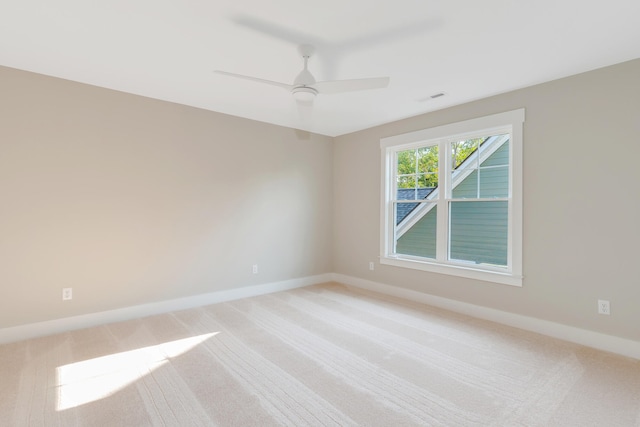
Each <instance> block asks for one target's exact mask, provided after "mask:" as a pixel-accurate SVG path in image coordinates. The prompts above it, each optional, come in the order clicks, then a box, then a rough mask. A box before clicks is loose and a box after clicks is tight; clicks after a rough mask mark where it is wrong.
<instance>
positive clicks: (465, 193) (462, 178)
mask: <svg viewBox="0 0 640 427" xmlns="http://www.w3.org/2000/svg"><path fill="white" fill-rule="evenodd" d="M451 196H452V197H453V198H454V199H477V198H478V171H477V170H476V169H471V170H465V171H464V174H458V175H454V179H453V191H452V192H451Z"/></svg>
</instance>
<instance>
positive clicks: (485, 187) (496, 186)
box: [480, 166, 509, 198]
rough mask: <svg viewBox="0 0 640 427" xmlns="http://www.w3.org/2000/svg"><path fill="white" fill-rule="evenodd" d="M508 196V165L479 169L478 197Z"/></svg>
mask: <svg viewBox="0 0 640 427" xmlns="http://www.w3.org/2000/svg"><path fill="white" fill-rule="evenodd" d="M508 196H509V166H496V167H491V168H482V169H480V197H485V198H490V197H508Z"/></svg>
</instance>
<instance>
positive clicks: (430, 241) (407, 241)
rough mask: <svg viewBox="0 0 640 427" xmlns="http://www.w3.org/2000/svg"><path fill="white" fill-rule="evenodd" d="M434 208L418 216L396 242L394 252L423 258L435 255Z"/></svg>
mask: <svg viewBox="0 0 640 427" xmlns="http://www.w3.org/2000/svg"><path fill="white" fill-rule="evenodd" d="M436 209H437V208H435V207H434V208H433V209H431V210H430V211H429V212H427V214H426V215H425V216H423V217H422V218H420V220H419V221H418V222H416V223H415V225H414V226H413V227H411V229H410V230H408V231H407V232H406V233H404V234H403V235H402V237H400V238H399V239H398V241H397V243H396V253H399V254H404V255H415V256H421V257H425V258H435V257H436Z"/></svg>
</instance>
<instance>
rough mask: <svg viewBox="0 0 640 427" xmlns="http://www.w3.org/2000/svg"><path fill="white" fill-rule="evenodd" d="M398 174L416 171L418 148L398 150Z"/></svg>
mask: <svg viewBox="0 0 640 427" xmlns="http://www.w3.org/2000/svg"><path fill="white" fill-rule="evenodd" d="M396 158H397V162H398V163H397V167H396V171H397V173H398V175H406V174H415V173H416V150H413V149H412V150H405V151H398V154H397V157H396Z"/></svg>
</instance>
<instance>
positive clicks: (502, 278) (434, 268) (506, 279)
mask: <svg viewBox="0 0 640 427" xmlns="http://www.w3.org/2000/svg"><path fill="white" fill-rule="evenodd" d="M380 264H386V265H392V266H395V267H402V268H410V269H413V270H422V271H429V272H432V273H439V274H447V275H449V276H458V277H465V278H468V279H476V280H482V281H485V282H491V283H499V284H502V285H510V286H520V287H521V286H522V276H521V275H516V274H512V273H509V272H506V271H504V272H503V271H492V270H485V269H478V268H473V267H467V266H463V265H459V264H444V263H436V262H428V261H424V260H416V259H411V258H400V257H380Z"/></svg>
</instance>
